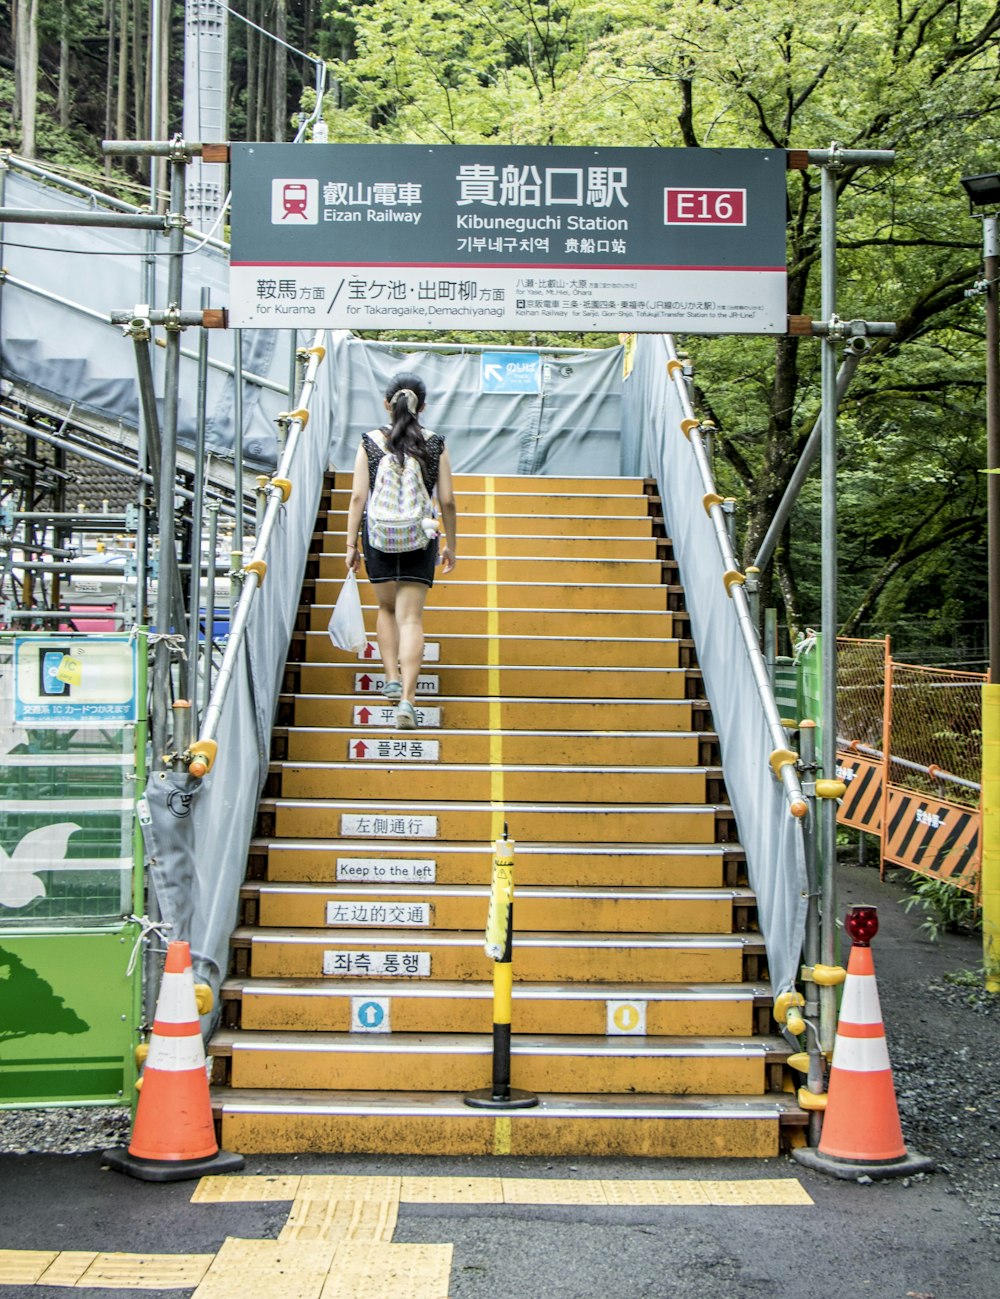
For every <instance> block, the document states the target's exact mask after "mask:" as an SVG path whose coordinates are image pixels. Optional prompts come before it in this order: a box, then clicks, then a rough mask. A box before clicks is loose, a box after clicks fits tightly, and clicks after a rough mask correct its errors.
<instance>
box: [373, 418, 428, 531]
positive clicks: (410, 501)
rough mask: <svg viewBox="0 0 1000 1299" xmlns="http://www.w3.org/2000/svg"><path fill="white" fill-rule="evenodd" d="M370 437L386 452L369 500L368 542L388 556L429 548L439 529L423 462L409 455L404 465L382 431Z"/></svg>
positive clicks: (375, 431)
mask: <svg viewBox="0 0 1000 1299" xmlns="http://www.w3.org/2000/svg"><path fill="white" fill-rule="evenodd" d="M368 436H369V437H370V438H371V439H372V441H373V442H374V443H375V445H376V446H377V447H379V448H380V449H381V450H382V452H383V453H384V454H383V456H382V459H381V460H380V461H379V462H378V468H377V469H376V471H375V486H374V487H373V488H372V490H371V495H370V496H369V497H368V506H367V514H368V540H369V541H370V542H371V544H372V545H373V546H374V547H375V549H376V550H381V551H384V552H385V553H386V554H388V555H396V554H400V553H401V552H403V551H407V550H424V549H426V547H427V544H428V542H429V541H430V539H431V538H432V537H436V536H437V531H438V527H437V519H436V518H435V516H434V505H433V503H432V501H431V498H430V493H429V492H428V490H427V486H426V484H425V483H424V475H423V473H422V471H421V468H420V461H419V460H418V459H417V458H416V456H411V455H408V456H406V457H404V460H403V463H402V464H400V463H399V460H398V459H397V458H396V456H394V455H393V454H392V452H391V451H389V448H388V443H387V442H386V440H385V435H384V434H383V433H382V432H381V431H380V430H379V429H373V430H372V432H371V433H369V435H368ZM425 436H426V435H425Z"/></svg>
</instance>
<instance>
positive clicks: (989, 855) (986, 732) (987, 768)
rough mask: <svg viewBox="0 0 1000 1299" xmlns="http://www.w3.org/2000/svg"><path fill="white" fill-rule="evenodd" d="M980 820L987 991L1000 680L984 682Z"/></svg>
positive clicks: (994, 979) (998, 879) (997, 940)
mask: <svg viewBox="0 0 1000 1299" xmlns="http://www.w3.org/2000/svg"><path fill="white" fill-rule="evenodd" d="M982 787H983V795H982V797H983V804H982V806H983V814H982V815H983V820H982V831H981V833H982V844H983V848H982V863H981V866H980V875H979V887H980V901H981V903H982V908H983V969H984V970H985V972H986V978H985V986H986V990H987V991H988V992H1000V683H996V684H995V683H993V682H989V683H988V684H986V685H984V686H983V781H982Z"/></svg>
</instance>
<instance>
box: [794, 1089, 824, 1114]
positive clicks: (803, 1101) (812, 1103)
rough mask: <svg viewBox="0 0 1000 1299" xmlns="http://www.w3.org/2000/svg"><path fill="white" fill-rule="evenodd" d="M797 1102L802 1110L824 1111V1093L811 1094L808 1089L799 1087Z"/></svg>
mask: <svg viewBox="0 0 1000 1299" xmlns="http://www.w3.org/2000/svg"><path fill="white" fill-rule="evenodd" d="M798 1101H799V1105H801V1107H802V1108H803V1109H804V1110H825V1109H826V1092H820V1093H817V1092H811V1091H810V1090H809V1088H808V1087H800V1088H799V1090H798Z"/></svg>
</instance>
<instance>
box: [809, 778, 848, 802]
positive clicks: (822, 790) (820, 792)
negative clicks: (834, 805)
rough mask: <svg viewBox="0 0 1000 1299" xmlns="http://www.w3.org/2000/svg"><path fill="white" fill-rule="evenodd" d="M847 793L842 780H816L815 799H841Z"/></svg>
mask: <svg viewBox="0 0 1000 1299" xmlns="http://www.w3.org/2000/svg"><path fill="white" fill-rule="evenodd" d="M846 793H847V786H846V785H845V784H844V782H843V781H842V780H817V782H816V797H817V798H843V797H844V795H845V794H846Z"/></svg>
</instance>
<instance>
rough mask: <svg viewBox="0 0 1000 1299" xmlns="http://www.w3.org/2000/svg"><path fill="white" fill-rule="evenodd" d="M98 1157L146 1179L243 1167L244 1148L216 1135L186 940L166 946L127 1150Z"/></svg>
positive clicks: (176, 1177) (181, 1177)
mask: <svg viewBox="0 0 1000 1299" xmlns="http://www.w3.org/2000/svg"><path fill="white" fill-rule="evenodd" d="M103 1162H104V1163H105V1164H107V1165H108V1166H109V1167H110V1168H114V1169H117V1171H118V1172H120V1173H127V1174H128V1175H129V1177H138V1178H140V1179H141V1180H142V1181H145V1182H179V1181H183V1180H184V1179H185V1178H189V1177H202V1176H205V1175H207V1174H210V1173H228V1172H233V1171H235V1170H236V1169H238V1168H242V1167H243V1156H242V1155H231V1154H227V1153H226V1152H225V1151H223V1150H220V1149H219V1143H218V1142H217V1141H216V1139H215V1128H214V1127H213V1124H212V1104H211V1101H210V1099H209V1095H208V1075H207V1073H206V1072H205V1048H204V1046H203V1044H202V1040H201V1024H200V1022H199V1019H198V1006H197V1003H196V1001H195V993H194V972H193V970H192V968H191V948H190V946H189V945H188V944H187V943H180V942H173V943H170V944H168V946H167V961H166V965H165V966H164V968H163V982H162V984H161V985H160V995H159V997H158V998H157V1002H156V1019H155V1020H154V1021H153V1032H152V1035H151V1037H150V1040H149V1055H148V1056H147V1057H146V1065H145V1068H144V1070H143V1075H142V1088H141V1090H140V1092H139V1104H138V1107H137V1109H136V1113H135V1123H134V1124H133V1126H132V1140H131V1141H130V1142H129V1146H128V1149H127V1150H124V1149H117V1150H105V1151H104V1155H103Z"/></svg>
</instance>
